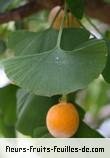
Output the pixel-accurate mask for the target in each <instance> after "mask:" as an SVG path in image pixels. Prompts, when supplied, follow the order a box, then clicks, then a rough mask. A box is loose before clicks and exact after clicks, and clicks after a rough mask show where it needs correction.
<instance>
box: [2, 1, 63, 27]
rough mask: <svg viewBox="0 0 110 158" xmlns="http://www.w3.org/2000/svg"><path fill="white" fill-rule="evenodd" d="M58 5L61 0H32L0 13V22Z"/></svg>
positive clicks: (20, 17)
mask: <svg viewBox="0 0 110 158" xmlns="http://www.w3.org/2000/svg"><path fill="white" fill-rule="evenodd" d="M56 5H61V1H60V0H54V1H52V0H31V2H29V3H27V4H25V5H23V6H20V7H18V8H15V9H13V10H10V11H7V12H5V13H0V24H3V23H6V22H9V21H16V20H20V19H23V18H25V17H28V16H30V15H32V14H34V13H37V12H39V11H41V10H43V9H51V8H53V7H54V6H56Z"/></svg>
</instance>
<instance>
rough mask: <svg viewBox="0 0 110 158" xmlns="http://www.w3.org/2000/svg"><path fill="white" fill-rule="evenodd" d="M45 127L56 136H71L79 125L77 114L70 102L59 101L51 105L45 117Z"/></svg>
mask: <svg viewBox="0 0 110 158" xmlns="http://www.w3.org/2000/svg"><path fill="white" fill-rule="evenodd" d="M46 125H47V128H48V130H49V132H50V134H52V135H53V136H54V137H56V138H69V137H72V136H73V135H74V134H75V133H76V132H77V130H78V127H79V114H78V112H77V109H76V107H75V106H74V105H73V104H71V103H66V102H61V103H59V104H56V105H54V106H52V107H51V108H50V109H49V111H48V113H47V117H46Z"/></svg>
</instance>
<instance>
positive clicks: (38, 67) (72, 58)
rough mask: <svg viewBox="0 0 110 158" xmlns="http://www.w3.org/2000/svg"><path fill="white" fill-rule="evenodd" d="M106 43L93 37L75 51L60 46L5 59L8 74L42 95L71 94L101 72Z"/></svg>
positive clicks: (18, 83)
mask: <svg viewBox="0 0 110 158" xmlns="http://www.w3.org/2000/svg"><path fill="white" fill-rule="evenodd" d="M106 53H107V47H106V43H105V41H103V40H90V41H88V42H85V43H84V44H82V45H80V46H79V47H77V48H76V49H74V50H72V51H65V50H62V49H60V48H58V47H55V48H54V49H51V50H49V51H46V52H44V53H40V54H34V55H26V56H19V57H14V58H12V59H8V60H6V61H3V62H2V65H3V66H4V68H5V71H6V73H7V76H8V77H9V78H10V79H11V80H12V81H14V83H15V84H16V85H18V86H20V87H23V88H25V89H27V90H28V91H30V92H32V93H35V94H37V95H41V96H53V95H57V94H64V95H65V94H68V93H70V92H74V91H76V90H78V89H82V88H84V87H86V86H87V85H88V84H89V83H90V82H91V81H92V80H93V79H95V78H97V77H98V76H99V74H100V73H101V72H102V70H103V69H104V66H105V61H106Z"/></svg>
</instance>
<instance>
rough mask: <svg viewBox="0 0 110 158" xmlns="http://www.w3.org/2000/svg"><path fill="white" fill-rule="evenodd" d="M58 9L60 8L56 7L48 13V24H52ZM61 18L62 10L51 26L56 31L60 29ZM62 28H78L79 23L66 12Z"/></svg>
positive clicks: (62, 15)
mask: <svg viewBox="0 0 110 158" xmlns="http://www.w3.org/2000/svg"><path fill="white" fill-rule="evenodd" d="M59 9H60V6H56V7H54V8H53V9H52V10H51V11H50V14H49V17H48V19H49V22H52V20H53V19H54V17H55V16H56V14H57V12H58V11H59ZM63 17H64V10H63V9H62V10H61V11H60V13H59V15H58V16H57V18H56V20H55V22H54V24H53V28H55V29H58V30H59V29H60V26H61V22H62V18H63ZM64 27H65V28H67V27H80V23H79V21H78V20H77V19H76V18H75V17H74V16H73V15H72V14H71V13H70V12H68V14H67V18H66V19H65V22H64Z"/></svg>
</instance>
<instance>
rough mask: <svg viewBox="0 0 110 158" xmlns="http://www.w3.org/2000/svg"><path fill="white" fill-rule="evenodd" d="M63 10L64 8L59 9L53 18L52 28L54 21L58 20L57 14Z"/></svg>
mask: <svg viewBox="0 0 110 158" xmlns="http://www.w3.org/2000/svg"><path fill="white" fill-rule="evenodd" d="M61 10H62V8H59V10H58V12H57V13H56V15H55V17H54V19H53V20H52V23H51V25H50V28H51V27H52V26H53V24H54V22H55V21H56V18H57V16H58V15H59V14H60V12H61Z"/></svg>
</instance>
